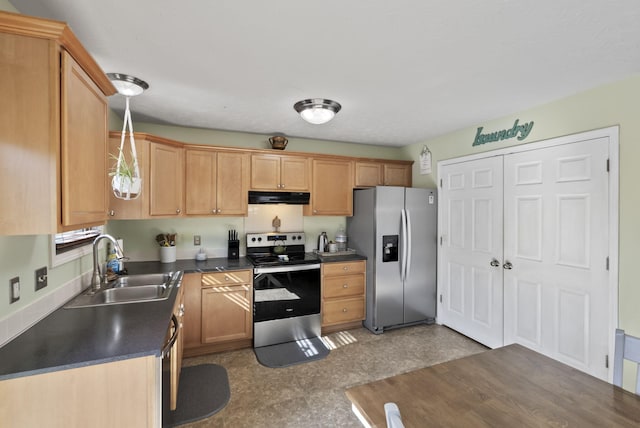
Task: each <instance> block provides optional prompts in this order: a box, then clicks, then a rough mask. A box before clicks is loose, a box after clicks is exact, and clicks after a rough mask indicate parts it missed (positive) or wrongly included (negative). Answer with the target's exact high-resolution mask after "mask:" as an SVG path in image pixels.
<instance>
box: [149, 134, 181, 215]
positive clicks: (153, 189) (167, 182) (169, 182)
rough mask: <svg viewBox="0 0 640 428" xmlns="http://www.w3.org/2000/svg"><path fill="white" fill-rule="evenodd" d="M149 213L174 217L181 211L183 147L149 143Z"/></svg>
mask: <svg viewBox="0 0 640 428" xmlns="http://www.w3.org/2000/svg"><path fill="white" fill-rule="evenodd" d="M149 158H150V161H149V215H150V216H152V217H169V216H171V217H176V216H180V215H182V212H183V196H184V193H183V192H184V184H183V183H184V181H183V179H184V149H183V148H182V147H179V146H174V145H169V144H162V143H156V142H152V143H151V144H150V145H149Z"/></svg>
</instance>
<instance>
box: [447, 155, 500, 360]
mask: <svg viewBox="0 0 640 428" xmlns="http://www.w3.org/2000/svg"><path fill="white" fill-rule="evenodd" d="M502 162H503V159H502V156H498V157H491V158H484V159H480V160H474V161H468V162H463V163H459V164H453V165H447V166H444V167H442V168H441V172H440V177H441V178H442V180H443V183H442V189H441V190H442V191H441V196H440V198H441V199H440V201H441V202H440V208H441V216H440V221H441V222H442V224H441V228H440V230H441V231H442V245H441V246H440V258H439V259H440V265H439V270H438V275H440V278H441V281H440V284H441V288H440V290H441V292H440V294H441V296H440V302H439V304H438V322H439V323H442V324H445V325H447V326H449V327H451V328H453V329H454V330H457V331H459V332H461V333H462V334H464V335H466V336H469V337H471V338H473V339H475V340H477V341H478V342H480V343H483V344H485V345H487V346H489V347H492V348H495V347H499V346H502V345H503V314H502V312H503V295H502V263H501V261H502V254H503V248H502V232H503V224H502V214H503V212H502V201H503V186H502V178H503V173H502ZM492 261H494V262H493V265H492Z"/></svg>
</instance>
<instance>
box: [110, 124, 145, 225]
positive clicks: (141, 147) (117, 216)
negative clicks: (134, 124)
mask: <svg viewBox="0 0 640 428" xmlns="http://www.w3.org/2000/svg"><path fill="white" fill-rule="evenodd" d="M111 135H112V137H111V138H110V139H109V156H108V159H109V163H110V165H111V169H113V168H115V165H116V163H117V160H115V159H114V158H113V156H118V153H119V152H120V136H117V137H115V136H113V135H114V134H111ZM135 144H136V154H137V156H138V168H140V176H141V177H142V194H141V195H140V196H138V198H137V199H131V200H128V201H125V200H123V199H118V198H116V197H115V196H114V194H113V191H112V190H111V180H110V178H109V179H108V180H107V192H108V193H109V219H110V220H125V219H126V220H136V219H143V218H146V217H148V216H149V142H148V141H147V140H145V139H143V138H136V139H135ZM130 147H131V146H130V143H129V137H128V136H127V139H126V140H125V148H124V153H125V159H126V160H127V162H128V163H129V164H131V156H130V154H131V150H130ZM112 155H113V156H112Z"/></svg>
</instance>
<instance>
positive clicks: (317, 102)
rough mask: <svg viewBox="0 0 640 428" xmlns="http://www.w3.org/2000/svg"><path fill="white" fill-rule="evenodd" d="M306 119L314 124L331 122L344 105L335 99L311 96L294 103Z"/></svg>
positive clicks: (296, 109)
mask: <svg viewBox="0 0 640 428" xmlns="http://www.w3.org/2000/svg"><path fill="white" fill-rule="evenodd" d="M293 108H294V109H295V111H297V112H298V113H299V114H300V116H302V118H303V119H304V120H306V121H307V122H309V123H312V124H314V125H321V124H323V123H327V122H329V121H330V120H331V119H333V117H334V116H335V115H336V113H338V112H339V111H340V109H341V108H342V106H341V105H340V104H338V103H337V102H335V101H333V100H327V99H324V98H310V99H307V100H302V101H298V102H297V103H295V104H294V105H293Z"/></svg>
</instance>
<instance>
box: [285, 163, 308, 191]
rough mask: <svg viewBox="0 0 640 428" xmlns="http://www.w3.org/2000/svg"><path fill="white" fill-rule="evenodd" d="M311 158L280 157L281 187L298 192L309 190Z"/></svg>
mask: <svg viewBox="0 0 640 428" xmlns="http://www.w3.org/2000/svg"><path fill="white" fill-rule="evenodd" d="M310 169H311V168H310V167H309V159H308V158H305V157H298V156H282V158H281V159H280V188H281V189H283V190H290V191H296V192H302V191H309V172H310Z"/></svg>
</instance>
